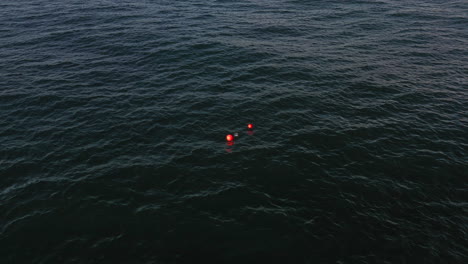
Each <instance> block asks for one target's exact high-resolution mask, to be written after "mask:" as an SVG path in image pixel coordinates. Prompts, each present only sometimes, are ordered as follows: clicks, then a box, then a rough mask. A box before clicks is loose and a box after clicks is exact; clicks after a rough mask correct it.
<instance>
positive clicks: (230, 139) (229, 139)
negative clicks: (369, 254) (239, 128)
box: [226, 134, 234, 141]
mask: <svg viewBox="0 0 468 264" xmlns="http://www.w3.org/2000/svg"><path fill="white" fill-rule="evenodd" d="M226 140H227V141H233V140H234V136H233V135H231V134H229V135H227V136H226Z"/></svg>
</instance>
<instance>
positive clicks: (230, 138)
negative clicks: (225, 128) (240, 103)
mask: <svg viewBox="0 0 468 264" xmlns="http://www.w3.org/2000/svg"><path fill="white" fill-rule="evenodd" d="M253 127H254V125H253V124H247V129H248V130H249V131H252V130H253ZM234 136H236V137H237V136H238V134H237V133H234ZM234 136H233V135H231V134H228V135H226V140H227V141H228V142H232V141H234Z"/></svg>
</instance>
